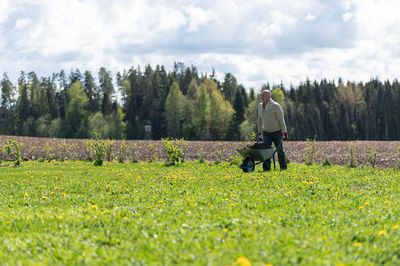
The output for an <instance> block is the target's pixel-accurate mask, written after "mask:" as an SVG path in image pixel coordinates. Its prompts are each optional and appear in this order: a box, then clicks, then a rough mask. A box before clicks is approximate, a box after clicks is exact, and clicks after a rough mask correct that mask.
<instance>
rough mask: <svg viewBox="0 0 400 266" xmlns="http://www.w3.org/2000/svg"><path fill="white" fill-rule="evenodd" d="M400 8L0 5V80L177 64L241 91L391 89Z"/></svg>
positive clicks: (227, 0) (85, 1)
mask: <svg viewBox="0 0 400 266" xmlns="http://www.w3.org/2000/svg"><path fill="white" fill-rule="evenodd" d="M399 10H400V1H397V0H382V1H378V0H320V1H316V0H302V1H298V0H246V1H245V0H186V1H185V0H168V1H167V0H112V1H106V0H0V73H3V72H7V73H8V76H9V77H10V78H11V79H12V81H13V82H15V81H16V79H17V78H18V75H19V72H20V71H21V70H23V71H26V72H29V71H35V72H36V74H38V75H39V76H49V75H51V73H56V72H59V71H60V70H61V69H64V70H66V71H67V72H68V73H69V71H71V70H72V69H76V68H78V69H80V70H81V71H82V72H83V71H84V70H90V71H92V72H93V73H97V72H98V69H99V68H100V67H102V66H104V67H106V68H107V69H108V70H110V71H111V72H112V73H113V74H115V73H116V72H117V71H122V70H123V69H129V68H130V67H131V66H135V67H136V66H145V65H147V64H150V65H152V66H155V65H157V64H160V65H164V66H165V67H166V68H167V70H171V69H172V66H173V63H174V62H178V61H179V62H184V63H185V65H188V66H190V65H194V66H196V67H197V69H198V71H199V72H203V73H210V72H211V70H212V68H214V69H215V71H216V73H217V78H218V79H220V80H222V79H223V77H224V74H225V73H227V72H230V73H232V74H233V75H234V76H235V77H236V78H237V80H238V82H239V83H241V84H243V85H244V86H245V87H247V88H249V87H255V88H258V87H260V86H261V85H262V84H265V83H266V82H270V83H276V84H278V83H279V82H280V81H283V82H284V84H285V85H286V86H288V84H293V85H294V86H296V85H298V83H299V82H300V81H304V80H305V79H306V78H307V77H308V78H310V79H321V78H327V79H329V80H332V79H334V80H337V79H338V78H339V77H342V78H343V79H344V80H351V81H368V80H369V79H370V78H371V77H378V78H380V79H389V80H393V79H395V78H398V74H399V71H396V70H400V27H399V25H400V16H399V15H398V11H399Z"/></svg>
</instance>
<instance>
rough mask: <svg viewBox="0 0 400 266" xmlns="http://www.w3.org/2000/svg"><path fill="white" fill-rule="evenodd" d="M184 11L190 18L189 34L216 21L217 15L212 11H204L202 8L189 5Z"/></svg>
mask: <svg viewBox="0 0 400 266" xmlns="http://www.w3.org/2000/svg"><path fill="white" fill-rule="evenodd" d="M184 10H185V11H186V12H187V14H188V17H189V27H188V29H187V31H188V32H193V31H197V30H199V28H200V27H203V26H206V25H207V24H208V23H209V22H210V21H211V20H213V19H215V17H216V16H215V14H214V13H213V12H212V11H207V10H204V9H202V8H200V7H196V6H193V5H189V6H188V7H185V8H184Z"/></svg>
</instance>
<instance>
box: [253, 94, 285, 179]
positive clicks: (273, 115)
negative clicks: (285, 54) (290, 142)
mask: <svg viewBox="0 0 400 266" xmlns="http://www.w3.org/2000/svg"><path fill="white" fill-rule="evenodd" d="M261 100H262V102H261V103H260V104H259V105H258V136H259V137H261V132H262V136H263V143H264V144H266V145H267V147H268V148H270V147H271V145H272V142H274V145H275V147H278V151H277V152H278V159H279V166H280V167H281V170H286V168H287V163H286V155H285V151H284V150H283V144H282V143H281V144H280V145H279V143H280V142H281V139H282V134H283V136H285V139H286V140H287V139H288V133H287V129H286V124H285V118H284V116H283V111H282V107H281V106H280V104H279V103H277V102H275V101H274V100H272V99H271V92H270V91H269V90H264V91H263V92H262V93H261ZM263 169H264V171H269V170H271V159H268V160H266V161H265V162H264V163H263Z"/></svg>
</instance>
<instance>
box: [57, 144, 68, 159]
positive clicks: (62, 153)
mask: <svg viewBox="0 0 400 266" xmlns="http://www.w3.org/2000/svg"><path fill="white" fill-rule="evenodd" d="M58 148H59V149H60V158H59V160H60V161H61V162H64V160H65V159H68V158H67V155H68V153H69V152H70V145H69V144H67V143H65V142H64V143H59V144H58Z"/></svg>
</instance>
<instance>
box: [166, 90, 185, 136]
mask: <svg viewBox="0 0 400 266" xmlns="http://www.w3.org/2000/svg"><path fill="white" fill-rule="evenodd" d="M184 99H185V97H184V96H183V94H182V92H181V90H180V89H179V85H178V83H177V82H174V83H172V86H171V89H170V91H169V93H168V96H167V99H166V101H165V120H166V122H167V134H168V136H169V137H175V138H180V137H181V135H182V121H183V117H184V114H183V104H184Z"/></svg>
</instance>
